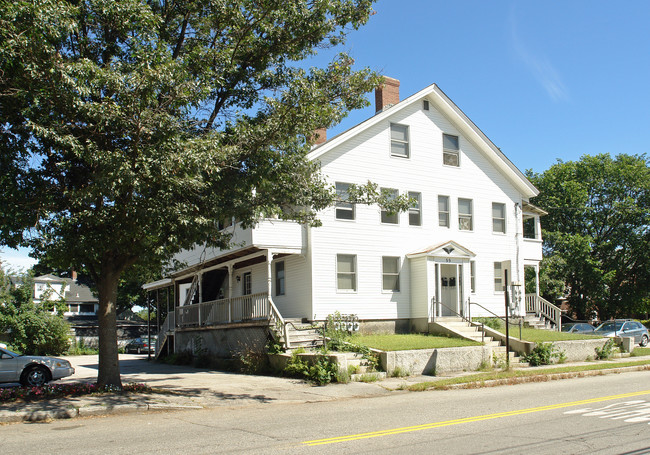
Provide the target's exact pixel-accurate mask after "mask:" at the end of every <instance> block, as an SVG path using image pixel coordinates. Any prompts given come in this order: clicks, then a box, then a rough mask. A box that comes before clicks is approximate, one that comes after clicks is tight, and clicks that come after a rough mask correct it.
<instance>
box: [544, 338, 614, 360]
mask: <svg viewBox="0 0 650 455" xmlns="http://www.w3.org/2000/svg"><path fill="white" fill-rule="evenodd" d="M607 340H608V338H599V339H596V340H579V341H554V342H553V344H554V345H555V347H556V348H558V349H559V350H560V351H564V355H565V356H566V361H567V362H584V361H585V360H587V358H589V359H590V360H593V359H594V357H595V355H596V348H598V349H601V348H602V347H603V346H604V345H605V343H607Z"/></svg>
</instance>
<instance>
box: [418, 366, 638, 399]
mask: <svg viewBox="0 0 650 455" xmlns="http://www.w3.org/2000/svg"><path fill="white" fill-rule="evenodd" d="M643 365H650V360H649V359H646V360H637V361H630V362H617V363H611V364H602V363H598V364H594V365H579V366H566V367H556V368H545V369H538V370H534V371H531V370H509V371H491V372H487V373H478V374H474V375H471V376H460V377H456V378H449V379H440V380H438V381H427V382H420V383H418V384H413V385H411V386H409V387H408V390H410V391H412V392H421V391H424V390H445V389H448V388H449V387H450V386H455V385H459V384H468V385H470V384H471V385H472V386H474V387H482V386H485V383H486V382H487V381H507V380H510V379H520V378H522V379H528V378H533V377H535V376H548V375H556V374H572V373H581V372H584V371H597V370H613V369H616V368H625V367H634V366H643Z"/></svg>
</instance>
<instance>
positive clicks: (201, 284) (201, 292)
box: [198, 272, 203, 326]
mask: <svg viewBox="0 0 650 455" xmlns="http://www.w3.org/2000/svg"><path fill="white" fill-rule="evenodd" d="M198 286H199V326H201V325H203V324H202V321H201V307H202V306H203V305H202V303H203V272H199V281H198Z"/></svg>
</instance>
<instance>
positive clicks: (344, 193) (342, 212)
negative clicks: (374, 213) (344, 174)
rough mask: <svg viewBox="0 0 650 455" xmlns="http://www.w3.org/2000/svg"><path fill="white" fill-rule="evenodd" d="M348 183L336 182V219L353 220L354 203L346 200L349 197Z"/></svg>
mask: <svg viewBox="0 0 650 455" xmlns="http://www.w3.org/2000/svg"><path fill="white" fill-rule="evenodd" d="M349 189H350V184H349V183H342V182H336V199H337V201H336V219H337V220H354V204H352V203H350V202H347V201H348V199H349V198H350V193H349Z"/></svg>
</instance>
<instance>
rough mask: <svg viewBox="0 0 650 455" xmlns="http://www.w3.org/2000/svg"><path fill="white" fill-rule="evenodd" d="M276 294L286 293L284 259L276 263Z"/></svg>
mask: <svg viewBox="0 0 650 455" xmlns="http://www.w3.org/2000/svg"><path fill="white" fill-rule="evenodd" d="M275 295H284V261H279V262H276V263H275Z"/></svg>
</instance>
